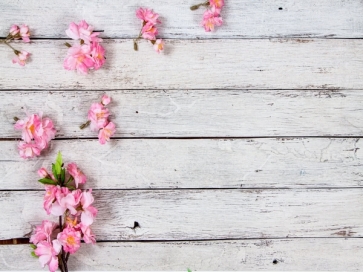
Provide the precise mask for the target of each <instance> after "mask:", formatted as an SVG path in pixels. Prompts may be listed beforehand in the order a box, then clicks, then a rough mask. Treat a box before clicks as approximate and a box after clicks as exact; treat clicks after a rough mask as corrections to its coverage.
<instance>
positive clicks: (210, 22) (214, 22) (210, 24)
mask: <svg viewBox="0 0 363 272" xmlns="http://www.w3.org/2000/svg"><path fill="white" fill-rule="evenodd" d="M222 23H223V20H222V17H220V16H219V13H218V11H217V10H215V9H210V10H206V11H205V12H204V16H203V22H202V25H203V26H204V29H205V31H207V32H209V31H213V30H214V26H221V25H222Z"/></svg>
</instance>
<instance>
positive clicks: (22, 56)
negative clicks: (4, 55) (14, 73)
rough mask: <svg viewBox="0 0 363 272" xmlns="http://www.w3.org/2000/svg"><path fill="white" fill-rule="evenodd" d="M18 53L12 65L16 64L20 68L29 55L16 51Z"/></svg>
mask: <svg viewBox="0 0 363 272" xmlns="http://www.w3.org/2000/svg"><path fill="white" fill-rule="evenodd" d="M17 52H18V53H17V54H16V56H15V57H14V58H13V63H18V64H19V65H21V66H24V65H25V63H26V60H27V59H28V57H29V55H30V53H29V52H27V51H24V50H23V51H21V52H20V51H17Z"/></svg>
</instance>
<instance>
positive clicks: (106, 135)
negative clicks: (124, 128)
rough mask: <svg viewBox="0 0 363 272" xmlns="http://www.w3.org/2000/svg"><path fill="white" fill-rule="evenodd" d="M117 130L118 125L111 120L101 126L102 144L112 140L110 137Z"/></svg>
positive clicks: (100, 139)
mask: <svg viewBox="0 0 363 272" xmlns="http://www.w3.org/2000/svg"><path fill="white" fill-rule="evenodd" d="M115 132H116V126H115V124H114V123H112V122H109V123H108V124H107V126H105V127H104V128H101V129H100V131H99V132H98V141H99V142H100V144H105V143H106V141H109V140H110V137H111V136H113V135H114V134H115Z"/></svg>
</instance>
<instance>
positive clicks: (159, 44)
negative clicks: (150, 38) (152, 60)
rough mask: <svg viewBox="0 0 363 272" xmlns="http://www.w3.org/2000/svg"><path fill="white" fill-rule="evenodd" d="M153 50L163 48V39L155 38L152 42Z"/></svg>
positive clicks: (158, 50)
mask: <svg viewBox="0 0 363 272" xmlns="http://www.w3.org/2000/svg"><path fill="white" fill-rule="evenodd" d="M153 47H154V50H155V51H156V52H158V53H160V52H161V51H163V50H164V41H163V40H162V39H157V40H156V41H155V43H154V46H153Z"/></svg>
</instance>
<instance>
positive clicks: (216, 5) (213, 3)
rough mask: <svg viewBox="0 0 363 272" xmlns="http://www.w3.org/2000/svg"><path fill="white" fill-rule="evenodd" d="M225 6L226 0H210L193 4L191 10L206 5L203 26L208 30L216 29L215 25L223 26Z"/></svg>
mask: <svg viewBox="0 0 363 272" xmlns="http://www.w3.org/2000/svg"><path fill="white" fill-rule="evenodd" d="M223 6H224V0H209V1H206V2H203V3H200V4H198V5H194V6H191V7H190V9H191V10H196V9H198V8H200V7H206V8H207V10H206V11H205V12H204V15H203V21H202V26H203V27H204V29H205V31H206V32H210V31H213V30H214V26H221V25H222V23H223V20H222V17H221V10H222V7H223Z"/></svg>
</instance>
